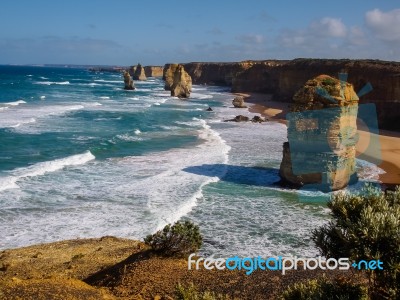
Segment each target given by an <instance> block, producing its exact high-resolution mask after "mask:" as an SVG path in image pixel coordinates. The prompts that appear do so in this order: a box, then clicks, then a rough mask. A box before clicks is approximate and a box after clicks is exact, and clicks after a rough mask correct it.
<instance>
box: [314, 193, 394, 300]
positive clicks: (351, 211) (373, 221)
mask: <svg viewBox="0 0 400 300" xmlns="http://www.w3.org/2000/svg"><path fill="white" fill-rule="evenodd" d="M328 206H329V208H331V210H332V216H333V220H332V221H331V222H329V223H328V224H326V225H324V226H322V227H320V228H319V229H317V230H315V231H314V232H313V240H314V242H315V244H316V245H317V247H318V248H319V249H320V252H321V254H322V255H323V256H326V257H333V258H337V259H338V258H340V257H348V258H349V259H350V260H354V261H360V260H367V261H368V260H378V259H379V260H380V261H381V262H383V270H375V271H371V270H369V271H367V273H368V276H369V279H370V288H371V290H370V292H371V295H372V296H374V294H375V295H377V294H380V296H376V297H390V298H398V297H400V189H399V188H397V189H396V191H395V192H388V193H386V194H385V193H384V192H382V191H381V190H380V189H377V188H374V187H372V186H367V187H366V188H364V189H363V190H362V191H361V193H359V194H353V195H350V194H345V193H342V194H337V195H335V196H334V197H333V198H332V200H331V201H330V202H329V203H328Z"/></svg>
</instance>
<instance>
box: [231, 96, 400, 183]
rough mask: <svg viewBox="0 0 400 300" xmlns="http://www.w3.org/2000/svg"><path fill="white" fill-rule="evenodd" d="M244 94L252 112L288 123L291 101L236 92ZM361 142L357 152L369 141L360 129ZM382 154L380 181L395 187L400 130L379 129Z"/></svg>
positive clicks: (399, 160) (398, 173)
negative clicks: (382, 172) (280, 100)
mask: <svg viewBox="0 0 400 300" xmlns="http://www.w3.org/2000/svg"><path fill="white" fill-rule="evenodd" d="M234 95H238V96H242V97H243V98H244V100H245V103H247V104H251V106H250V107H248V110H249V111H250V112H252V113H258V114H261V115H262V116H263V117H266V118H267V119H268V120H269V121H275V122H279V123H282V124H285V125H286V124H287V123H286V119H285V116H286V114H287V113H288V112H289V106H290V103H285V102H278V101H273V100H271V95H269V94H261V93H234ZM358 133H359V135H360V142H359V143H358V144H357V154H359V153H361V151H360V148H364V147H365V145H366V144H367V143H368V142H369V134H368V133H367V132H365V131H361V130H358ZM379 142H380V148H381V149H380V150H381V151H380V152H381V153H380V155H381V157H380V158H379V157H378V158H375V159H378V160H380V161H381V163H380V164H378V165H377V166H378V167H379V168H381V169H382V170H383V171H385V172H386V173H384V174H379V181H381V183H382V186H383V187H384V188H388V189H394V187H395V186H396V185H400V132H395V131H389V130H379Z"/></svg>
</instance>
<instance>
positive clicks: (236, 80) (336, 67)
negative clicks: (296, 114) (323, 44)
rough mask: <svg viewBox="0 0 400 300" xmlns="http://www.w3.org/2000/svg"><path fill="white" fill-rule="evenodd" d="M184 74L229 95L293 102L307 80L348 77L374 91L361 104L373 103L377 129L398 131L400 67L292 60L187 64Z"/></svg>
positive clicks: (357, 85) (363, 62)
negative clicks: (248, 94)
mask: <svg viewBox="0 0 400 300" xmlns="http://www.w3.org/2000/svg"><path fill="white" fill-rule="evenodd" d="M184 67H185V70H186V71H187V72H188V73H189V75H190V76H191V77H192V79H193V83H194V84H209V85H220V86H231V90H232V92H238V93H239V92H258V93H268V94H272V96H273V100H275V101H280V102H292V99H293V95H294V94H295V93H296V91H298V90H299V89H300V88H301V87H303V86H304V84H305V83H306V82H307V80H308V79H309V78H314V77H316V76H318V75H320V74H327V75H329V76H332V77H337V76H338V73H341V72H346V73H348V79H347V81H348V82H350V83H352V84H353V85H354V90H355V91H356V92H359V91H361V90H362V89H363V88H364V87H365V85H366V84H367V83H371V85H372V87H373V89H372V90H371V91H370V92H368V93H366V94H365V95H363V96H362V98H361V103H374V104H375V105H376V108H377V113H378V120H379V127H380V128H382V129H397V130H400V122H398V121H397V120H398V119H399V117H400V63H398V62H385V61H379V60H349V59H341V60H338V59H295V60H291V61H284V60H282V61H279V60H265V61H244V62H237V63H188V64H184Z"/></svg>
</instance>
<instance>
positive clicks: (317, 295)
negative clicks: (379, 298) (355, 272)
mask: <svg viewBox="0 0 400 300" xmlns="http://www.w3.org/2000/svg"><path fill="white" fill-rule="evenodd" d="M282 298H283V299H285V300H320V299H324V300H366V299H368V294H367V289H366V288H364V287H362V286H361V285H359V284H354V283H351V282H350V281H348V280H346V279H335V280H334V281H328V280H327V279H326V278H321V279H318V280H317V279H314V280H309V281H306V282H305V283H296V284H294V285H293V286H291V287H289V288H288V289H287V290H285V291H284V292H283V294H282Z"/></svg>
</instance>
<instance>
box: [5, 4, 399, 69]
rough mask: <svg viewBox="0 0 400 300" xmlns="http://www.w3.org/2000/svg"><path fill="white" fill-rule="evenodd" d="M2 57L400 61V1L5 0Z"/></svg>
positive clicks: (34, 60)
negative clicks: (304, 58)
mask: <svg viewBox="0 0 400 300" xmlns="http://www.w3.org/2000/svg"><path fill="white" fill-rule="evenodd" d="M0 28H1V30H0V64H88V65H123V66H128V65H134V64H137V63H141V64H143V65H164V64H165V63H173V62H181V63H184V62H192V61H200V62H204V61H214V62H226V61H242V60H250V59H251V60H264V59H293V58H299V57H307V58H353V59H355V58H358V59H366V58H369V59H381V60H390V61H392V60H394V61H400V1H399V0H385V1H382V0H380V1H377V0H346V1H343V0H334V1H316V0H302V1H293V0H291V1H289V0H278V1H276V0H275V1H271V0H262V1H258V0H246V1H240V0H237V1H234V0H231V1H223V0H221V1H218V0H213V1H210V0H202V1H188V0H186V1H181V0H169V1H158V0H152V1H145V0H143V1H134V0H130V1H126V0H116V1H111V0H109V1H103V0H97V1H94V0H84V1H82V0H69V1H54V0H51V1H49V0H36V1H32V0H29V1H28V0H19V1H15V0H2V1H1V2H0Z"/></svg>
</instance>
